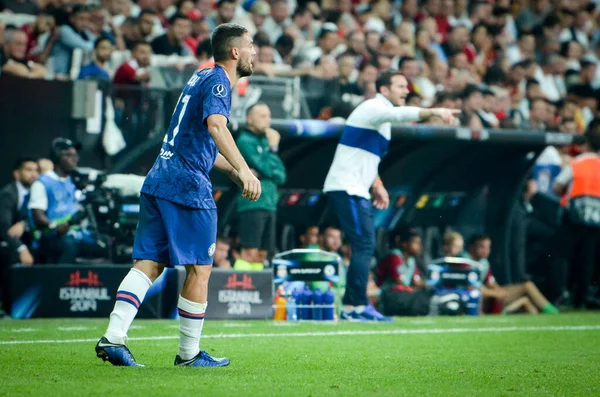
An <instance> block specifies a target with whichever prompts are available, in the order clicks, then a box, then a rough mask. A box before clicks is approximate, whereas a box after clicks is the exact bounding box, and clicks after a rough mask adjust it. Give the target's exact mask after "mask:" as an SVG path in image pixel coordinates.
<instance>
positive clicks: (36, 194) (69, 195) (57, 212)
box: [29, 138, 93, 263]
mask: <svg viewBox="0 0 600 397" xmlns="http://www.w3.org/2000/svg"><path fill="white" fill-rule="evenodd" d="M80 147H81V146H80V145H79V144H74V143H73V142H72V141H70V140H69V139H65V138H56V139H55V140H54V141H52V150H51V153H50V159H51V160H52V161H53V162H54V170H51V171H48V172H46V173H44V174H42V175H41V176H40V178H39V179H38V180H37V181H36V182H35V183H34V184H33V185H32V186H31V199H30V202H29V209H30V210H31V212H32V215H33V221H34V223H35V226H36V237H38V238H39V249H38V257H39V260H40V262H42V263H74V262H75V258H76V257H77V256H78V255H82V254H83V255H85V254H86V253H88V252H89V251H90V250H91V249H93V248H92V247H91V245H90V244H88V243H87V242H86V241H84V240H82V238H81V233H76V230H77V229H79V226H80V225H79V223H80V221H81V220H80V219H78V218H80V217H79V216H78V200H77V196H76V192H77V187H76V186H75V183H74V182H73V179H72V177H71V174H72V172H73V170H74V169H75V167H77V164H78V162H79V153H78V150H79V149H80Z"/></svg>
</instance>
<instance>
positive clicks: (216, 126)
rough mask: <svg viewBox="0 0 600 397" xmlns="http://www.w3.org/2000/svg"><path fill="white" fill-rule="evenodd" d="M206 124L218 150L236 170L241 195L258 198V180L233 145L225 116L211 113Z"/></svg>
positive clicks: (259, 189)
mask: <svg viewBox="0 0 600 397" xmlns="http://www.w3.org/2000/svg"><path fill="white" fill-rule="evenodd" d="M206 125H207V127H208V132H209V134H210V136H211V137H212V138H213V140H214V141H215V144H216V145H217V148H218V149H219V152H220V153H221V154H222V155H223V157H224V158H225V160H227V161H228V162H229V164H230V165H231V166H232V167H233V169H234V170H235V171H237V173H238V177H239V179H240V182H241V184H242V186H241V187H242V197H245V198H248V199H250V200H252V201H256V200H258V198H259V197H260V193H261V187H260V182H259V181H258V179H257V178H256V177H255V176H254V175H253V174H252V172H251V171H250V168H249V167H248V164H246V161H245V160H244V158H243V157H242V155H241V153H240V151H239V150H238V148H237V146H236V145H235V141H234V140H233V137H232V136H231V132H230V131H229V128H227V117H225V116H223V115H222V114H217V113H215V114H211V115H210V116H208V117H207V118H206Z"/></svg>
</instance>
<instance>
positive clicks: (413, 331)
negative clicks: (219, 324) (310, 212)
mask: <svg viewBox="0 0 600 397" xmlns="http://www.w3.org/2000/svg"><path fill="white" fill-rule="evenodd" d="M554 331H600V325H576V326H544V327H500V328H498V327H494V328H445V329H444V328H432V329H390V330H370V331H359V330H353V331H323V332H292V333H260V334H216V335H205V336H202V338H203V339H242V338H276V337H286V338H287V337H315V336H364V335H426V334H469V333H474V334H476V333H486V332H489V333H494V332H554ZM171 339H179V335H162V336H142V337H137V338H135V337H134V338H129V340H130V341H132V340H133V341H145V340H151V341H157V340H171ZM97 341H98V338H93V339H63V340H60V339H57V340H14V341H0V345H30V344H58V343H91V342H97Z"/></svg>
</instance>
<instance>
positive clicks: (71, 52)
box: [0, 0, 600, 133]
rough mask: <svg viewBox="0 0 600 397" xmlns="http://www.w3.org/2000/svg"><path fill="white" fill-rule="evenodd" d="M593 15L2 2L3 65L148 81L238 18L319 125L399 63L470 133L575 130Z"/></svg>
mask: <svg viewBox="0 0 600 397" xmlns="http://www.w3.org/2000/svg"><path fill="white" fill-rule="evenodd" d="M599 18H600V10H599V7H598V2H595V1H592V0H577V1H568V0H557V1H550V0H532V1H512V2H511V1H509V0H498V1H493V0H489V1H470V2H469V1H466V0H454V1H453V0H424V1H417V0H405V1H389V0H377V1H375V0H372V1H367V2H365V1H362V2H353V1H350V0H323V1H320V2H312V1H309V2H306V1H295V0H290V1H286V0H273V1H271V2H270V3H269V2H267V1H265V0H246V1H235V0H221V1H219V2H213V1H211V0H198V1H196V2H193V1H191V0H180V1H177V2H175V1H172V0H160V1H159V0H139V1H138V2H137V3H134V2H132V1H131V0H105V1H93V0H82V1H77V2H64V1H62V0H58V1H54V0H53V1H46V0H38V1H32V0H2V1H0V68H1V73H2V74H5V75H16V76H21V77H28V78H46V79H69V78H70V79H77V78H97V79H102V80H112V81H113V82H114V83H115V84H117V85H122V84H125V85H139V86H152V80H151V74H150V73H149V72H148V68H149V67H155V66H157V67H175V68H178V69H180V70H182V69H183V68H184V67H186V66H190V65H193V66H199V67H204V66H207V65H210V64H211V62H212V60H211V55H212V54H211V48H210V43H209V35H210V33H211V32H212V31H213V29H214V28H215V26H216V25H218V24H220V23H225V22H237V23H240V24H242V25H244V26H246V27H248V29H249V31H250V33H251V34H252V35H253V36H254V43H255V46H256V47H257V62H256V65H255V70H256V72H257V73H258V74H264V75H266V76H301V77H302V82H303V87H304V89H305V91H310V93H311V101H310V104H309V106H310V108H311V113H312V116H313V117H314V118H322V119H328V118H330V117H332V116H342V117H343V116H346V115H348V114H349V112H350V111H351V110H352V108H353V107H354V106H355V105H356V104H358V103H360V101H362V100H363V99H364V98H370V97H373V96H374V95H375V79H376V77H377V74H378V72H379V71H381V70H385V69H389V68H396V69H398V70H400V71H401V72H402V73H403V74H404V75H405V76H406V77H407V79H408V81H409V89H410V91H411V97H410V98H409V100H408V103H409V104H412V105H420V106H425V107H428V106H443V107H453V108H461V109H463V110H464V113H463V114H462V116H461V120H460V122H461V124H462V125H465V126H470V127H472V128H481V127H494V128H496V127H506V128H533V129H542V130H543V129H546V130H558V129H559V125H560V126H562V125H563V124H564V122H565V121H567V122H571V121H572V122H573V123H570V124H569V125H568V128H567V127H562V128H563V129H568V130H569V132H572V133H581V132H582V131H584V130H585V127H586V125H587V123H589V122H590V120H591V119H592V118H593V116H594V114H597V112H598V99H597V98H598V89H599V88H600V68H599V67H598V66H599V62H600V30H599V29H598V25H599ZM427 123H429V124H436V123H439V120H437V119H436V118H433V119H429V120H428V121H427Z"/></svg>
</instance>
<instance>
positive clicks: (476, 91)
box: [463, 84, 491, 128]
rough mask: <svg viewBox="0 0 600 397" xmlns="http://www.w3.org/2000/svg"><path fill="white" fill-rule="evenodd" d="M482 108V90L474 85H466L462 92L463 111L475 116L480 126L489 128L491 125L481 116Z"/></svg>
mask: <svg viewBox="0 0 600 397" xmlns="http://www.w3.org/2000/svg"><path fill="white" fill-rule="evenodd" d="M483 106H484V100H483V90H482V89H481V88H479V87H478V86H476V85H475V84H471V85H468V86H467V87H466V88H465V90H464V92H463V111H464V112H466V113H474V114H476V115H477V116H478V117H479V119H480V121H481V123H482V125H483V126H484V127H486V128H489V127H490V126H491V125H490V124H489V123H488V122H487V121H486V120H485V119H484V118H483V117H482V116H481V114H482V112H483Z"/></svg>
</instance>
